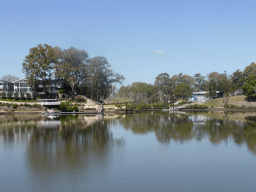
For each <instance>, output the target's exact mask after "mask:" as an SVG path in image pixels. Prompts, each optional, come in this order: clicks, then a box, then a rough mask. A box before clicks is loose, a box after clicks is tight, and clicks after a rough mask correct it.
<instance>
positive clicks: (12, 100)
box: [0, 99, 37, 102]
mask: <svg viewBox="0 0 256 192" xmlns="http://www.w3.org/2000/svg"><path fill="white" fill-rule="evenodd" d="M0 101H10V102H37V101H36V100H32V99H31V100H20V99H19V100H15V99H0Z"/></svg>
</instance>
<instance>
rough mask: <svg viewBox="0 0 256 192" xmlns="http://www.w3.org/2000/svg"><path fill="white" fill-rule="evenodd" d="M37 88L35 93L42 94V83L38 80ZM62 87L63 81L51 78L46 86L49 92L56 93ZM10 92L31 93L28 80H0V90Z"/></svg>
mask: <svg viewBox="0 0 256 192" xmlns="http://www.w3.org/2000/svg"><path fill="white" fill-rule="evenodd" d="M38 88H39V90H38V92H37V94H44V92H43V85H42V83H40V82H39V86H38ZM63 88H64V83H63V81H62V80H51V83H50V86H48V87H47V89H48V91H49V93H50V94H56V93H58V91H59V90H60V89H63ZM2 90H4V92H11V93H18V94H20V93H24V94H26V93H30V94H32V89H31V87H30V86H29V85H28V80H27V79H26V78H24V79H19V80H17V81H14V82H7V81H3V80H0V92H2Z"/></svg>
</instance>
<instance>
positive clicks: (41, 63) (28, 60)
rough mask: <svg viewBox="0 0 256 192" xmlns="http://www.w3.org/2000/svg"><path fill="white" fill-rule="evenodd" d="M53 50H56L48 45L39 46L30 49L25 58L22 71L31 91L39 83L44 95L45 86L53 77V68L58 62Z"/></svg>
mask: <svg viewBox="0 0 256 192" xmlns="http://www.w3.org/2000/svg"><path fill="white" fill-rule="evenodd" d="M55 50H57V48H52V46H50V45H47V44H44V45H41V44H39V45H38V46H37V47H33V48H31V49H30V51H29V54H28V55H27V56H25V59H24V62H23V63H22V66H23V68H22V71H23V72H24V73H25V76H26V78H27V80H28V84H29V86H30V87H31V88H32V90H33V91H34V90H35V88H36V85H37V84H38V82H39V81H40V82H41V83H42V84H43V89H44V92H45V95H46V92H47V89H46V86H47V84H49V81H50V79H51V78H52V77H53V67H54V65H55V64H56V63H57V60H58V54H56V51H55Z"/></svg>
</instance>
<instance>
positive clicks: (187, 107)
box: [185, 104, 208, 109]
mask: <svg viewBox="0 0 256 192" xmlns="http://www.w3.org/2000/svg"><path fill="white" fill-rule="evenodd" d="M185 108H186V109H208V106H206V105H198V104H195V105H188V106H186V107H185Z"/></svg>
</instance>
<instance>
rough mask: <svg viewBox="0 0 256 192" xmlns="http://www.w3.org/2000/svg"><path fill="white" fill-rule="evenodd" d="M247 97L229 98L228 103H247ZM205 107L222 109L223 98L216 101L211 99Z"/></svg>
mask: <svg viewBox="0 0 256 192" xmlns="http://www.w3.org/2000/svg"><path fill="white" fill-rule="evenodd" d="M244 99H245V96H244V95H239V96H232V97H229V98H228V102H232V103H233V102H245V100H244ZM205 105H207V106H208V107H211V106H213V107H221V105H222V106H223V105H224V103H223V98H216V99H210V100H207V101H206V103H205Z"/></svg>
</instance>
